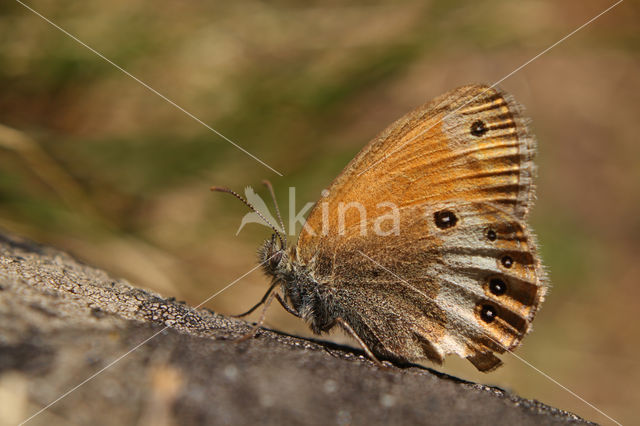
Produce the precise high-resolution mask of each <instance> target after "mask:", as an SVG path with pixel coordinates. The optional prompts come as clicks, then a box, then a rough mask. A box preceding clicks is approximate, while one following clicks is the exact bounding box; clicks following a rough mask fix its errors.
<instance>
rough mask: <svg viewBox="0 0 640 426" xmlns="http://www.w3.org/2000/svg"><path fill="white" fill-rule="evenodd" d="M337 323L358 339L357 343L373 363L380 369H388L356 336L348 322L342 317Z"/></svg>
mask: <svg viewBox="0 0 640 426" xmlns="http://www.w3.org/2000/svg"><path fill="white" fill-rule="evenodd" d="M336 322H337V323H338V324H340V325H341V326H342V328H344V329H345V330H346V331H347V332H348V333H349V334H350V335H351V337H353V338H354V339H356V341H357V342H358V343H359V344H360V347H361V348H362V349H363V350H364V352H365V353H366V354H367V356H368V357H369V358H370V359H371V361H373V363H374V364H375V365H377V366H378V367H380V368H387V367H386V366H385V365H384V364H383V363H382V362H380V360H379V359H378V358H376V356H375V355H374V354H373V352H371V349H369V347H368V346H367V344H366V343H365V342H364V341H363V340H362V339H361V338H360V336H358V335H357V334H356V332H355V331H353V328H351V326H350V325H349V323H348V322H346V321H345V320H344V319H343V318H341V317H338V318H336Z"/></svg>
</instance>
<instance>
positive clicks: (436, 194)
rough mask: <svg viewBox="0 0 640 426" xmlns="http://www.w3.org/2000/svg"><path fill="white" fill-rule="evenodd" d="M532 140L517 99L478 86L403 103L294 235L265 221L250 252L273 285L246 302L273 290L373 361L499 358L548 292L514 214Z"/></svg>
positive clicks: (525, 190)
mask: <svg viewBox="0 0 640 426" xmlns="http://www.w3.org/2000/svg"><path fill="white" fill-rule="evenodd" d="M535 146H536V142H535V138H534V136H533V135H532V133H531V132H530V130H529V128H528V120H527V119H526V118H525V116H524V114H523V109H522V107H521V106H520V105H519V104H518V103H517V102H516V101H515V100H514V99H513V98H512V97H511V96H510V95H508V94H506V93H505V92H503V91H501V90H500V89H497V88H493V87H490V86H485V85H468V86H463V87H460V88H457V89H455V90H452V91H450V92H448V93H445V94H443V95H441V96H439V97H437V98H435V99H434V100H432V101H431V102H429V103H427V104H425V105H423V106H421V107H419V108H417V109H415V110H413V111H411V112H410V113H408V114H406V115H405V116H403V117H402V118H400V119H399V120H397V121H396V122H394V123H393V124H391V125H390V126H389V127H387V128H386V129H385V130H384V131H382V133H380V134H379V135H378V136H377V137H376V138H374V139H373V140H372V141H371V142H370V143H369V144H367V145H366V146H365V147H364V148H363V149H362V151H360V153H358V154H357V155H356V157H355V158H354V159H353V160H352V161H351V162H350V163H349V164H348V165H347V166H346V167H345V169H344V170H343V171H342V173H340V175H339V176H338V177H337V178H336V179H335V180H334V181H333V183H331V185H330V186H329V187H328V188H327V189H326V190H325V191H323V197H322V198H321V199H320V200H319V201H318V202H317V203H316V204H315V206H314V207H313V209H312V210H311V212H310V213H309V216H308V218H307V221H306V223H305V225H304V227H303V229H302V231H301V233H300V235H299V237H298V241H297V244H295V245H293V246H288V245H287V241H286V238H284V237H283V234H282V232H281V229H278V228H277V227H276V226H273V225H271V226H272V228H273V229H274V231H275V233H274V234H273V236H272V238H271V239H269V240H267V241H266V242H265V243H264V245H263V246H262V248H261V249H260V251H259V256H260V262H261V263H262V265H263V269H264V272H265V273H266V274H267V275H268V276H269V277H270V278H271V279H272V284H271V286H270V287H269V290H268V291H267V293H266V294H265V296H264V297H263V298H262V300H261V301H260V302H259V303H258V304H257V305H256V306H254V307H253V308H252V309H251V310H250V311H248V312H247V313H249V312H252V311H253V310H255V309H256V308H257V307H258V306H260V305H261V304H265V306H268V305H269V303H271V301H273V300H274V299H275V300H278V302H280V304H282V306H283V307H284V308H285V309H286V310H287V311H288V312H290V313H291V314H293V315H295V316H297V317H300V318H302V319H303V320H305V321H306V322H307V323H308V325H309V326H310V328H311V330H312V331H313V332H314V333H317V334H320V333H324V332H328V331H329V330H331V329H332V328H334V327H336V326H340V327H342V328H343V329H344V330H345V331H346V332H347V333H348V334H350V335H351V336H352V337H354V338H355V339H356V341H357V342H358V343H359V344H360V345H361V346H362V348H363V349H364V350H365V352H366V353H367V354H368V355H369V357H371V358H372V359H373V360H374V361H376V362H377V363H379V361H378V357H380V358H384V359H387V360H391V361H396V362H398V363H415V362H423V361H426V360H429V361H432V362H435V363H438V364H441V363H442V362H443V360H444V359H445V357H446V356H447V355H449V354H456V355H458V356H460V357H463V358H466V359H468V360H469V361H470V362H471V363H472V364H473V365H474V366H475V367H476V368H477V369H478V370H480V371H491V370H493V369H495V368H497V367H498V366H500V365H501V363H502V362H501V360H500V359H499V358H498V357H497V356H496V353H497V354H500V353H504V352H505V351H511V350H513V349H515V348H516V347H517V346H518V345H519V344H520V342H521V340H522V339H523V337H524V336H525V335H526V334H527V333H528V332H529V331H530V329H531V322H532V321H533V319H534V316H535V314H536V312H537V310H538V308H539V306H540V304H541V302H542V301H543V299H544V296H545V293H546V289H547V284H546V277H545V273H544V269H543V266H542V264H541V261H540V258H539V256H538V254H537V248H536V241H535V237H534V235H533V233H532V231H531V229H530V228H529V226H528V225H527V223H526V220H527V216H528V213H529V210H530V208H531V206H532V203H533V201H534V184H533V178H534V173H535V166H534V163H533V157H534V154H535ZM268 187H269V190H270V191H271V194H272V196H273V198H274V201H275V195H274V192H273V188H272V187H271V185H270V184H268ZM212 190H216V191H224V192H229V193H232V194H234V195H236V196H237V197H238V198H240V199H242V197H241V196H239V195H238V194H236V193H235V192H233V191H231V190H229V189H226V188H220V187H213V188H212ZM243 201H245V203H246V204H247V205H248V206H249V207H250V208H252V209H253V206H252V205H251V204H250V203H248V202H246V200H243ZM276 209H277V204H276ZM254 210H255V209H254ZM363 213H364V215H363ZM279 216H280V214H279V212H278V217H279ZM265 221H266V219H265ZM280 222H281V226H282V220H281V219H280ZM282 229H284V226H282ZM265 310H266V308H265ZM247 313H245V314H247ZM263 320H264V311H263V315H262V317H261V318H260V321H259V322H258V324H257V325H256V329H257V327H259V326H260V325H261V324H262V321H263Z"/></svg>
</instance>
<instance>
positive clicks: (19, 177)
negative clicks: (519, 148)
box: [0, 0, 640, 423]
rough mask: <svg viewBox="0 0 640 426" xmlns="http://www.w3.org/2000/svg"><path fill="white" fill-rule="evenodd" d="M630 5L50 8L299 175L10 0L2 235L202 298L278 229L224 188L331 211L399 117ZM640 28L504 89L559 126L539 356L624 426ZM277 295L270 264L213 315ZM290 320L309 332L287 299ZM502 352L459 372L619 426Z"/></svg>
mask: <svg viewBox="0 0 640 426" xmlns="http://www.w3.org/2000/svg"><path fill="white" fill-rule="evenodd" d="M612 3H613V2H606V1H581V2H555V1H550V0H539V1H521V2H512V1H497V0H496V1H485V2H472V1H457V2H451V1H430V2H425V1H412V0H408V1H402V2H374V1H351V2H339V1H328V2H292V1H271V2H260V1H245V0H243V1H237V2H178V1H175V0H173V1H171V0H157V1H154V2H145V1H141V0H128V1H124V0H116V1H109V2H106V1H92V0H89V1H85V2H79V1H66V0H58V1H51V0H42V1H32V2H30V3H28V4H30V5H31V6H32V7H34V8H35V9H37V10H38V11H39V12H40V13H42V14H43V15H45V16H46V17H48V18H50V19H51V20H52V21H53V22H55V23H56V24H58V25H60V26H61V27H62V28H64V29H66V30H68V31H69V32H71V33H72V34H74V35H75V36H77V37H78V38H79V39H81V40H82V41H83V42H85V43H87V44H88V45H90V46H92V47H93V48H95V49H96V50H98V51H99V52H101V53H103V54H104V55H105V56H106V57H108V58H110V59H111V60H113V61H114V62H115V63H117V64H118V65H119V66H121V67H123V68H124V69H126V70H127V71H129V72H131V73H132V74H133V75H135V76H136V77H138V78H139V79H141V80H142V81H144V82H146V83H147V84H149V85H150V86H151V87H153V88H154V89H156V90H158V91H159V92H161V93H162V94H164V95H165V96H167V97H168V98H170V99H172V100H173V101H175V102H176V103H177V104H178V105H180V106H181V107H183V108H185V109H186V110H188V111H190V112H192V113H193V114H194V115H196V116H197V117H198V118H200V119H201V120H203V121H204V122H206V123H208V124H209V125H211V126H212V127H214V128H215V129H217V130H219V131H220V132H222V133H223V134H224V135H226V136H228V137H229V138H231V139H232V140H234V141H235V142H237V143H238V144H240V145H241V146H243V147H244V148H246V149H247V150H248V151H250V152H251V153H253V154H254V155H256V156H257V157H259V158H260V159H262V160H264V161H265V162H266V163H268V164H269V165H270V166H272V167H274V168H275V169H277V170H278V171H280V172H282V174H283V175H284V176H283V177H279V176H278V175H276V174H275V173H273V172H272V171H270V170H269V169H267V168H265V167H264V166H262V165H260V164H259V163H258V162H256V161H255V160H253V159H252V158H250V157H249V156H247V155H245V154H244V153H242V152H241V151H239V150H238V149H236V148H234V147H233V146H232V145H231V144H229V143H228V142H226V141H224V140H223V139H221V138H220V137H218V136H216V135H215V134H214V133H212V132H211V131H209V130H208V129H206V128H205V127H204V126H202V125H201V124H199V123H197V122H196V121H194V120H193V119H191V118H189V117H188V116H187V115H185V114H184V113H183V112H181V111H179V110H178V109H176V108H175V107H173V106H171V105H170V104H168V103H167V102H165V101H164V100H162V99H161V98H160V97H158V96H157V95H155V94H153V93H152V92H150V91H149V90H147V89H146V88H144V87H143V86H142V85H141V84H139V83H138V82H136V81H134V80H133V79H131V78H129V77H128V76H126V75H125V74H123V73H122V72H120V71H119V70H118V69H116V68H114V67H113V66H112V65H110V64H109V63H107V62H105V61H104V60H102V59H101V58H99V57H98V56H96V55H95V54H94V53H92V52H91V51H89V50H88V49H86V48H85V47H82V46H81V45H80V44H78V43H77V42H75V41H73V40H72V39H70V38H69V37H68V36H66V35H65V34H63V33H62V32H60V31H59V30H57V29H55V28H54V27H52V26H51V25H49V24H48V23H46V22H45V21H43V20H42V19H41V18H39V17H38V16H36V15H34V14H33V13H32V12H30V11H29V10H27V9H25V8H24V7H23V6H21V5H20V4H18V3H15V2H13V1H6V2H3V3H2V5H1V6H0V125H1V126H0V148H1V149H2V151H1V152H2V155H1V156H0V227H2V228H4V229H5V230H10V231H13V232H16V233H19V234H22V235H25V236H28V237H30V238H33V239H35V240H37V241H41V242H44V243H48V244H52V245H54V246H57V247H60V248H62V249H65V250H68V251H70V252H71V253H73V254H75V255H76V257H79V258H81V259H83V260H85V261H87V262H89V263H91V264H95V265H98V266H100V267H103V268H106V269H107V270H109V271H111V273H112V274H114V275H116V276H121V277H125V278H127V279H128V280H130V281H131V282H132V283H133V284H134V285H137V286H142V287H146V288H150V289H153V290H155V291H158V292H160V293H161V294H163V295H165V296H175V297H177V298H178V299H184V300H186V301H187V302H188V303H190V304H193V305H195V304H198V303H200V302H201V301H202V300H204V299H205V298H207V297H209V296H210V295H211V294H213V293H214V292H216V291H217V290H219V289H221V288H222V287H224V286H225V285H227V284H228V283H229V282H231V281H232V280H234V279H236V278H237V277H239V276H241V275H242V274H244V273H245V272H246V271H248V270H249V269H251V268H252V267H253V266H254V265H255V263H256V256H255V249H256V248H257V247H258V245H259V244H261V242H262V241H263V239H264V238H266V237H268V236H269V231H268V230H267V228H264V227H261V226H258V225H247V227H246V228H245V229H244V230H243V231H242V232H241V233H240V234H239V235H238V236H237V237H236V236H235V231H236V229H237V227H238V226H239V224H240V220H241V218H242V216H243V215H244V214H245V213H246V209H245V208H244V207H243V205H242V204H241V203H239V202H237V200H234V199H232V198H231V197H229V196H226V195H224V194H212V193H210V192H209V186H210V185H212V184H216V185H224V186H229V187H231V188H234V189H236V190H238V191H242V190H243V188H244V187H245V186H247V185H251V186H253V187H254V188H255V189H256V190H258V192H259V193H260V194H261V195H263V196H266V195H267V193H266V191H265V190H264V188H263V187H261V186H260V181H261V180H262V179H265V178H267V179H270V180H271V181H272V182H273V184H274V186H275V188H276V191H277V193H278V194H279V196H280V200H281V203H282V204H283V206H284V205H285V201H286V198H287V192H288V187H296V189H297V203H298V206H302V205H303V204H304V203H306V202H309V201H315V200H316V199H317V198H318V197H319V195H320V191H321V190H322V189H323V188H324V187H325V186H326V185H327V184H328V183H329V182H330V181H331V180H332V179H333V178H334V177H335V176H336V175H337V174H338V173H339V172H340V170H341V169H342V168H343V167H344V165H345V164H346V163H347V162H348V161H349V160H350V159H351V158H352V157H353V155H354V154H355V153H356V152H357V151H358V150H359V149H360V148H361V147H362V146H364V145H365V144H366V143H367V142H368V140H370V139H371V138H372V137H373V136H375V135H376V134H377V132H379V131H380V130H382V129H383V128H384V127H385V126H386V125H387V124H389V123H391V122H392V121H393V120H395V119H396V118H398V117H400V116H401V115H403V114H404V113H406V112H408V111H409V110H411V109H413V108H414V107H416V106H417V105H420V104H422V103H424V102H426V101H428V100H429V99H431V98H432V97H435V96H437V95H439V94H441V93H443V92H445V91H447V90H450V89H452V88H454V87H457V86H460V85H463V84H468V83H493V82H495V81H497V80H499V79H501V78H502V77H504V76H505V75H507V74H509V73H510V72H511V71H513V70H514V69H515V68H517V67H518V66H519V65H521V64H522V63H524V62H525V61H527V60H529V59H530V58H532V57H533V56H535V55H536V54H538V53H539V52H541V51H542V50H544V49H545V48H547V47H548V46H550V45H551V44H553V43H555V42H556V41H558V40H559V39H560V38H562V37H563V36H565V35H566V34H568V33H569V32H571V31H572V30H574V29H575V28H577V27H578V26H580V25H582V24H583V23H585V22H586V21H587V20H589V19H590V18H592V17H593V16H595V15H596V14H598V13H599V12H601V11H602V10H604V9H605V8H607V7H608V6H609V5H611V4H612ZM638 22H640V7H639V5H638V3H637V2H633V1H626V2H624V3H622V4H621V5H619V6H618V7H616V8H615V9H613V10H612V11H611V12H609V13H608V14H606V15H604V16H603V17H601V18H600V19H598V20H597V21H595V22H594V23H593V24H591V25H589V26H587V27H586V28H585V29H583V30H582V31H580V32H579V33H577V34H576V35H574V36H573V37H571V38H569V39H568V40H566V41H565V42H564V43H562V44H560V45H559V46H557V47H556V48H554V49H553V50H551V51H550V52H548V53H547V54H545V55H543V56H542V57H540V58H539V59H537V60H536V61H534V62H533V63H531V64H530V65H528V66H527V67H525V68H524V69H522V70H520V71H519V72H517V73H515V74H514V75H513V76H511V77H510V78H508V79H507V80H505V81H504V82H503V83H502V84H501V87H502V88H504V89H505V90H507V91H509V92H511V93H512V94H513V95H514V96H515V97H516V99H518V100H519V101H520V102H521V103H522V104H524V105H525V107H526V108H527V111H528V114H529V116H530V117H531V118H532V119H533V128H534V131H535V133H536V134H537V136H538V140H539V156H538V165H539V178H538V180H537V183H538V202H537V205H536V207H535V209H534V211H533V217H532V223H533V226H534V228H535V230H536V231H537V233H538V236H539V241H540V245H541V253H542V256H543V259H544V262H545V264H546V265H547V266H548V269H549V272H550V278H551V282H552V285H553V287H552V289H551V292H550V294H549V296H548V298H547V301H546V302H545V303H544V305H543V307H542V310H541V311H540V313H539V315H538V318H537V319H536V321H535V324H534V325H535V331H534V332H533V333H532V334H531V335H530V336H528V337H527V338H526V339H525V341H524V344H523V346H522V347H521V348H520V349H519V350H518V351H517V352H516V353H517V354H518V355H519V356H521V357H523V358H525V359H526V360H527V361H529V362H530V363H532V364H533V365H535V366H536V367H537V368H539V369H541V370H542V371H544V372H545V373H547V374H549V375H550V376H551V377H553V378H555V379H556V380H558V381H559V382H560V383H562V384H564V385H565V386H567V387H568V388H570V389H572V390H573V391H575V392H576V393H577V394H579V395H581V396H582V397H583V398H585V399H586V400H588V401H590V402H591V403H593V404H594V405H596V406H597V407H599V408H600V409H602V410H604V411H605V412H606V413H608V414H609V415H611V416H612V417H614V418H615V419H617V420H619V421H621V422H623V423H624V422H628V423H633V422H634V421H637V407H638V404H640V390H639V389H638V386H637V383H638V382H639V381H640V370H639V369H638V366H637V359H638V355H637V353H638V350H639V349H640V343H639V342H638V340H637V339H638V337H639V336H640V325H639V324H640V321H639V320H638V317H637V316H638V314H639V309H638V308H639V302H638V301H639V300H640V262H639V261H638V259H639V258H640V144H638V143H637V141H638V135H639V134H640V120H639V112H640V106H639V105H640V78H639V70H640V55H639V53H640V32H639V31H638ZM265 199H266V198H265ZM285 215H286V213H285ZM267 284H268V281H267V279H266V278H265V277H263V276H261V274H260V273H259V272H258V271H256V272H254V273H252V274H251V275H249V276H248V277H246V278H245V279H243V280H242V281H241V282H239V283H238V284H237V285H235V286H234V287H232V288H230V289H229V290H227V291H226V292H224V293H223V294H221V295H220V296H218V297H216V298H215V299H214V300H212V301H211V302H210V303H208V304H207V307H209V308H211V309H213V310H215V311H217V312H221V313H224V314H234V313H238V312H240V311H243V310H245V309H246V308H248V307H250V306H252V305H253V304H254V303H255V302H256V301H257V300H258V299H259V297H260V296H261V295H262V294H263V292H264V291H265V290H266V287H267ZM254 319H255V317H254ZM267 324H268V325H269V326H271V327H275V328H278V329H281V330H284V331H288V332H292V333H300V334H304V335H309V331H308V330H307V328H306V326H305V325H304V324H303V323H301V322H300V321H299V320H298V319H296V318H293V317H292V316H291V315H289V314H287V313H286V312H284V311H283V310H282V309H281V308H279V307H275V306H274V307H272V308H271V309H270V310H269V313H268V317H267ZM330 338H333V339H335V340H337V341H341V342H351V341H350V340H349V339H348V338H346V337H345V336H343V335H341V334H340V333H337V334H334V335H332V336H330ZM116 355H119V354H114V357H115V356H116ZM503 359H504V360H505V364H506V365H505V366H504V367H503V368H501V369H500V370H498V371H497V372H495V373H491V374H489V375H483V374H480V373H477V372H475V370H474V368H473V367H472V366H471V365H470V364H468V363H467V362H466V361H464V360H460V359H456V358H455V357H451V358H449V359H448V360H447V362H446V363H445V365H444V366H443V367H441V368H440V367H439V368H438V369H440V370H442V371H445V372H448V373H451V374H455V375H458V376H461V377H464V378H467V379H470V380H475V381H480V382H483V383H487V384H497V385H499V386H502V387H504V388H507V389H511V390H514V391H515V392H517V393H519V394H522V395H523V396H525V397H529V398H536V399H539V400H541V401H543V402H545V403H548V404H551V405H554V406H556V407H560V408H564V409H567V410H570V411H573V412H575V413H578V414H580V415H581V416H584V417H585V418H587V419H590V420H594V421H599V422H605V423H606V422H607V419H606V418H605V417H603V416H601V415H600V414H598V413H597V412H596V411H594V410H593V409H591V408H590V407H588V406H587V405H585V404H584V403H583V402H581V401H579V400H577V399H576V398H575V397H573V396H572V395H570V394H569V393H568V392H567V391H565V390H563V389H561V388H560V387H558V386H556V385H554V384H553V383H551V382H550V381H548V380H547V379H545V378H544V377H543V376H541V375H540V374H539V373H537V372H536V371H534V370H532V369H531V368H529V367H528V366H526V365H525V364H524V363H522V362H521V361H520V360H518V359H516V358H514V357H513V356H510V355H505V356H503ZM125 362H126V361H125ZM114 368H117V366H116V367H114ZM96 380H100V378H99V377H98V378H97V379H96ZM80 391H82V390H80ZM354 418H355V417H354Z"/></svg>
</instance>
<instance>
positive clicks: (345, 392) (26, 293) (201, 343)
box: [0, 234, 586, 425]
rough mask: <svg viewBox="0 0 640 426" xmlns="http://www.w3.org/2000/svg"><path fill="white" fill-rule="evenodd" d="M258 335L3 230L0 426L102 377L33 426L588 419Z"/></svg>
mask: <svg viewBox="0 0 640 426" xmlns="http://www.w3.org/2000/svg"><path fill="white" fill-rule="evenodd" d="M249 328H250V326H249V325H248V324H247V323H245V322H243V321H239V320H235V319H231V318H227V317H224V316H221V315H218V314H215V313H212V312H209V311H207V310H195V309H193V308H191V307H189V306H186V305H184V304H181V303H179V302H176V301H174V300H172V299H165V298H162V297H160V296H159V295H156V294H153V293H151V292H147V291H143V290H140V289H136V288H134V287H132V286H131V285H130V284H128V283H127V282H125V281H123V280H117V279H113V278H111V277H109V275H108V274H107V273H105V272H103V271H101V270H98V269H96V268H93V267H90V266H88V265H85V264H82V263H80V262H78V261H76V260H74V259H73V258H72V257H70V256H69V255H67V254H65V253H62V252H60V251H57V250H54V249H52V248H48V247H42V246H40V245H37V244H35V243H32V242H29V241H24V240H22V239H19V238H17V237H14V236H10V235H7V234H0V423H2V422H6V423H14V424H15V423H16V422H21V421H23V420H26V419H27V418H29V417H30V416H32V415H33V414H35V413H37V412H38V411H39V410H40V409H42V408H43V407H45V406H47V405H48V404H50V403H52V402H54V401H55V400H56V399H57V398H59V397H60V396H62V395H63V394H64V393H65V392H67V391H69V390H71V389H73V388H74V387H75V386H77V385H79V384H81V383H83V381H85V380H87V379H89V378H90V377H92V376H93V375H96V373H99V374H97V375H96V376H95V377H94V378H92V379H91V380H88V381H87V382H86V383H84V384H83V385H82V386H80V387H78V388H77V389H76V390H74V391H73V392H71V393H69V394H68V395H67V396H65V397H64V398H62V399H60V400H59V401H57V402H56V403H55V404H53V405H52V406H51V407H50V408H48V409H47V410H45V411H43V412H42V413H41V414H39V415H37V416H36V417H34V418H32V419H31V420H30V422H29V424H63V423H64V424H68V423H74V424H138V425H140V424H142V425H146V424H155V425H157V424H161V425H162V424H164V425H170V424H256V423H260V424H318V425H320V424H419V423H421V424H424V423H428V424H443V425H444V424H487V425H489V424H491V425H495V424H525V425H526V424H532V425H533V424H536V425H539V424H561V423H586V422H584V421H583V420H582V419H580V418H579V417H577V416H575V415H573V414H571V413H567V412H565V411H561V410H558V409H555V408H552V407H549V406H546V405H544V404H541V403H539V402H536V401H531V400H525V399H521V398H519V397H517V396H516V395H513V394H510V393H508V392H505V391H503V390H501V389H498V388H492V387H488V386H484V385H478V384H473V383H469V382H465V381H462V380H459V379H456V378H454V377H451V376H447V375H444V374H439V373H437V372H435V371H432V370H430V369H425V368H420V367H411V368H397V367H390V368H388V369H379V368H377V367H375V366H374V365H373V364H372V363H371V362H370V361H368V360H367V359H365V358H364V357H363V356H362V353H361V352H359V351H355V350H352V349H349V348H345V347H341V346H337V345H333V344H325V343H322V342H316V341H310V340H305V339H300V338H296V337H292V336H287V335H283V334H279V333H275V332H272V331H266V330H265V331H262V332H261V333H260V334H259V336H258V337H257V338H255V339H252V340H249V341H245V342H242V343H234V342H232V340H233V339H234V338H236V337H238V336H240V335H243V334H244V333H246V332H247V331H248V330H249ZM125 355H126V356H125ZM114 362H115V363H114ZM102 370H104V371H102Z"/></svg>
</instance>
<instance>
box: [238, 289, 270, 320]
mask: <svg viewBox="0 0 640 426" xmlns="http://www.w3.org/2000/svg"><path fill="white" fill-rule="evenodd" d="M278 284H279V282H278V281H275V282H274V283H273V284H271V286H269V289H268V290H267V292H266V293H265V294H264V296H262V299H260V301H259V302H258V303H256V305H255V306H254V307H253V308H251V309H249V310H248V311H247V312H244V313H242V314H239V315H231V316H232V317H233V318H242V317H246V316H247V315H249V314H250V313H251V312H253V311H255V310H256V309H258V307H260V305H262V304H263V303H264V302H265V301H266V300H267V297H269V295H270V294H271V292H272V291H273V288H274V287H275V286H276V285H278Z"/></svg>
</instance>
